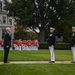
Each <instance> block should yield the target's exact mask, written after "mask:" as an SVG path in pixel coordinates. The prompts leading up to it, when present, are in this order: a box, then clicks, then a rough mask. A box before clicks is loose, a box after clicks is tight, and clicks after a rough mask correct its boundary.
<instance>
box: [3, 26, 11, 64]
mask: <svg viewBox="0 0 75 75" xmlns="http://www.w3.org/2000/svg"><path fill="white" fill-rule="evenodd" d="M10 47H11V28H9V27H7V28H6V34H5V35H4V63H8V61H7V59H8V54H9V50H10Z"/></svg>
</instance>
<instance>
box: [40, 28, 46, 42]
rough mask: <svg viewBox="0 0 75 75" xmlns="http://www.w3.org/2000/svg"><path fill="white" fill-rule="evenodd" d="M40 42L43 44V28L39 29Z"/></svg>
mask: <svg viewBox="0 0 75 75" xmlns="http://www.w3.org/2000/svg"><path fill="white" fill-rule="evenodd" d="M39 40H40V42H45V30H44V28H41V29H40V37H39Z"/></svg>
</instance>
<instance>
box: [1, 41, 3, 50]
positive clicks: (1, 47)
mask: <svg viewBox="0 0 75 75" xmlns="http://www.w3.org/2000/svg"><path fill="white" fill-rule="evenodd" d="M0 50H3V41H2V40H0Z"/></svg>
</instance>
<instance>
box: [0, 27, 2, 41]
mask: <svg viewBox="0 0 75 75" xmlns="http://www.w3.org/2000/svg"><path fill="white" fill-rule="evenodd" d="M0 40H2V29H1V28H0Z"/></svg>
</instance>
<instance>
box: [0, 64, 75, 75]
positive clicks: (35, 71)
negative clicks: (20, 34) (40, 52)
mask: <svg viewBox="0 0 75 75" xmlns="http://www.w3.org/2000/svg"><path fill="white" fill-rule="evenodd" d="M0 75H75V65H74V64H69V65H68V64H33V65H31V64H26V65H24V64H22V65H21V64H20V65H0Z"/></svg>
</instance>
